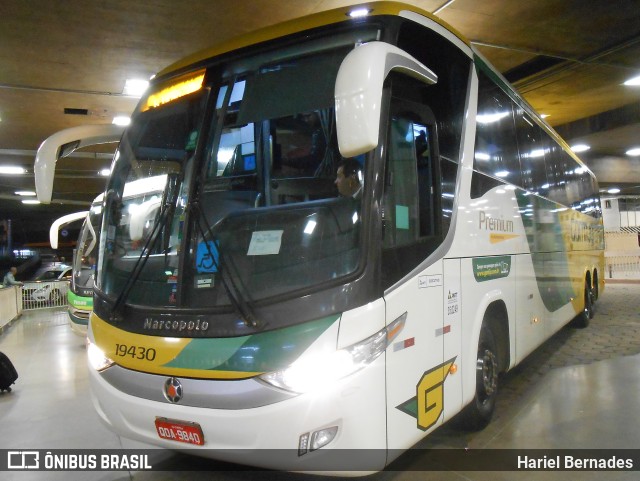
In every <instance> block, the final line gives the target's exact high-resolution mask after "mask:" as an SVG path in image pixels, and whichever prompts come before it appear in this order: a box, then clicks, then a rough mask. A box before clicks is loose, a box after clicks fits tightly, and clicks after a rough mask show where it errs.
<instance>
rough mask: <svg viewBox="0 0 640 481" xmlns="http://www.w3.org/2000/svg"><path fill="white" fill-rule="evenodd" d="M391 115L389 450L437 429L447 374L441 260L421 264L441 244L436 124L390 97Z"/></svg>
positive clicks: (386, 220)
mask: <svg viewBox="0 0 640 481" xmlns="http://www.w3.org/2000/svg"><path fill="white" fill-rule="evenodd" d="M394 87H395V85H394ZM395 91H396V90H392V92H395ZM399 91H401V92H403V93H404V92H406V90H405V89H401V90H399ZM390 114H391V115H390V116H391V119H390V122H389V127H388V132H387V146H388V148H387V159H386V164H385V177H384V178H385V185H384V192H383V201H382V209H383V212H382V217H383V219H382V220H383V252H382V264H383V265H382V272H383V274H382V275H383V278H384V280H383V282H384V287H385V303H386V316H387V323H388V324H389V323H391V322H393V321H394V320H396V319H397V318H399V317H402V316H405V317H406V320H405V325H404V328H403V329H402V331H401V332H400V334H399V336H398V337H397V338H396V339H395V340H394V342H393V343H392V345H391V346H389V348H388V349H387V429H388V434H387V435H388V445H389V448H390V449H395V448H399V447H402V446H403V447H406V446H407V445H411V444H413V443H415V442H417V441H418V440H419V439H421V438H422V437H423V436H424V434H425V432H426V431H430V430H432V429H434V428H435V427H436V426H437V425H439V424H441V422H442V418H443V416H442V412H443V411H442V410H443V392H444V391H443V381H444V374H443V373H445V372H448V371H447V369H448V368H446V369H445V367H444V364H443V363H444V336H445V330H444V323H443V319H444V313H443V310H444V302H443V299H444V297H445V296H444V284H445V281H444V276H443V275H444V272H443V268H444V266H443V262H442V260H439V261H436V262H434V263H432V264H431V265H428V266H427V265H426V263H425V262H424V261H425V260H426V259H427V257H428V256H429V254H431V253H433V251H434V250H435V249H436V248H437V247H438V246H439V245H440V243H441V241H442V226H441V214H440V212H441V203H440V199H441V196H440V190H441V189H440V181H439V178H440V172H439V167H438V162H437V159H438V149H437V142H436V123H435V119H434V117H433V114H432V113H431V111H430V110H429V109H428V108H427V107H424V106H422V105H420V104H417V103H415V102H411V101H407V100H404V99H399V98H393V99H392V107H391V113H390Z"/></svg>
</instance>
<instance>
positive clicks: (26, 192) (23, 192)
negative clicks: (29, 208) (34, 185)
mask: <svg viewBox="0 0 640 481" xmlns="http://www.w3.org/2000/svg"><path fill="white" fill-rule="evenodd" d="M15 194H16V195H23V196H28V197H33V196H34V195H36V193H35V192H33V191H32V190H18V191H16V193H15Z"/></svg>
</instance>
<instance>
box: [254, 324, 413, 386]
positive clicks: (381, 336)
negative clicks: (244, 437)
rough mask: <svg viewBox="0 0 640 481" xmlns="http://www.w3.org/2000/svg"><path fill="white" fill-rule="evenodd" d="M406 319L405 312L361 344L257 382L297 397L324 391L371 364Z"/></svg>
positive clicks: (310, 358)
mask: <svg viewBox="0 0 640 481" xmlns="http://www.w3.org/2000/svg"><path fill="white" fill-rule="evenodd" d="M406 318H407V313H406V312H405V313H404V314H403V315H402V316H400V317H399V318H398V319H396V320H395V321H393V322H392V323H391V324H389V325H388V326H387V327H385V328H384V329H381V330H380V331H378V332H376V333H375V334H374V335H373V336H370V337H368V338H366V339H364V340H362V341H360V342H357V343H355V344H352V345H351V346H348V347H345V348H344V349H339V350H337V351H334V352H333V353H331V354H318V355H317V356H306V357H304V358H303V359H298V360H297V361H296V362H294V363H293V364H292V365H291V366H289V367H288V368H286V369H282V370H280V371H274V372H268V373H265V374H262V375H261V376H259V379H261V380H262V381H264V382H266V383H268V384H270V385H272V386H275V387H278V388H280V389H284V390H286V391H291V392H295V393H298V394H302V393H306V392H309V391H312V390H317V389H323V388H327V387H329V386H331V385H332V384H333V383H335V382H336V381H337V380H339V379H342V378H344V377H347V376H350V375H351V374H354V373H356V372H358V371H359V370H360V369H362V368H364V367H365V366H367V365H368V364H371V363H372V362H373V361H374V360H375V359H376V358H377V357H378V356H379V355H380V354H382V353H383V352H384V351H385V349H386V348H387V346H389V344H390V343H391V342H392V341H393V339H395V337H396V336H397V335H398V333H399V332H400V331H401V330H402V328H403V327H404V323H405V320H406Z"/></svg>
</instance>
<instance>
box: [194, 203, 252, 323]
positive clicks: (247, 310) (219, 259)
mask: <svg viewBox="0 0 640 481" xmlns="http://www.w3.org/2000/svg"><path fill="white" fill-rule="evenodd" d="M191 205H192V209H193V211H194V214H195V218H196V222H195V224H196V228H197V229H198V231H199V234H200V235H201V236H202V240H203V242H204V245H205V247H206V249H207V254H208V255H209V256H210V258H211V259H212V260H213V265H214V267H215V268H216V270H217V271H218V272H219V273H220V280H221V281H222V285H223V286H224V289H225V291H226V293H227V297H229V300H230V301H231V304H233V307H234V308H235V310H236V312H237V313H238V314H240V317H241V318H242V320H243V321H244V323H245V324H246V325H247V326H250V327H258V325H259V323H258V320H257V318H256V316H255V314H254V313H253V309H252V307H251V305H250V304H249V302H248V301H247V300H245V298H244V296H243V295H242V291H241V290H240V288H239V287H238V285H237V284H236V282H235V280H234V278H233V274H231V272H229V271H228V270H227V269H225V267H230V263H229V262H226V261H225V260H224V253H223V252H222V251H221V250H220V249H219V248H218V249H217V250H218V255H217V256H216V255H214V252H213V250H212V248H211V245H210V243H209V242H207V241H206V238H207V233H209V234H210V235H211V241H212V242H213V244H214V245H216V246H219V243H218V242H217V240H216V239H215V237H214V236H213V229H212V228H211V226H210V225H209V223H208V222H207V218H206V216H205V215H204V212H203V211H202V208H201V207H200V203H199V202H198V201H197V200H194V201H193V202H192V204H191ZM203 223H204V228H203V226H202V224H203ZM225 273H226V274H227V275H226V276H225ZM225 277H226V278H225Z"/></svg>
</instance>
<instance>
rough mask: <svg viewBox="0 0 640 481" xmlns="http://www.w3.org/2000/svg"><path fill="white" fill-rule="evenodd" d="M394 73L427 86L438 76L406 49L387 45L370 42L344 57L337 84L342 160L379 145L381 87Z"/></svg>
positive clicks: (338, 124)
mask: <svg viewBox="0 0 640 481" xmlns="http://www.w3.org/2000/svg"><path fill="white" fill-rule="evenodd" d="M392 70H398V71H400V72H402V73H404V74H406V75H409V76H410V77H414V78H416V79H418V80H420V81H422V82H424V83H426V84H429V85H433V84H435V83H437V82H438V76H437V75H436V74H435V73H433V72H432V71H431V70H429V69H428V68H427V67H425V66H424V65H423V64H421V63H420V62H418V61H417V60H416V59H415V58H413V57H412V56H411V55H409V54H408V53H406V52H405V51H404V50H401V49H399V48H398V47H394V46H393V45H390V44H388V43H385V42H370V43H366V44H364V45H361V46H359V47H356V48H355V49H354V50H352V51H351V52H349V54H348V55H347V56H346V57H345V58H344V60H343V61H342V64H341V65H340V69H339V70H338V75H337V77H336V85H335V107H336V125H337V131H338V147H339V149H340V153H341V154H342V156H343V157H354V156H356V155H360V154H364V153H365V152H368V151H370V150H371V149H373V148H375V147H376V146H377V145H378V135H379V131H380V113H381V110H380V108H381V105H380V104H381V102H382V87H383V84H384V80H385V79H386V78H387V75H389V72H391V71H392Z"/></svg>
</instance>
